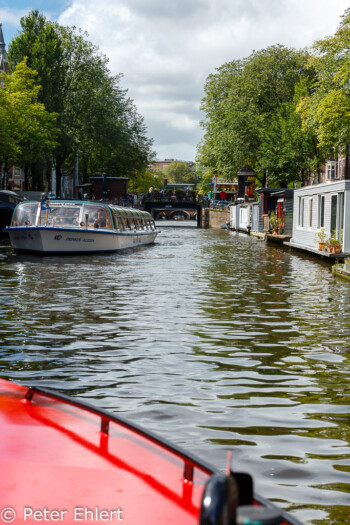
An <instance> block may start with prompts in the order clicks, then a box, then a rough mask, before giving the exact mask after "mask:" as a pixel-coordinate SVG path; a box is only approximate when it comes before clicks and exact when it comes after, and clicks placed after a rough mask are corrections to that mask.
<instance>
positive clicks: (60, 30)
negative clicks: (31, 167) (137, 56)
mask: <svg viewBox="0 0 350 525" xmlns="http://www.w3.org/2000/svg"><path fill="white" fill-rule="evenodd" d="M21 27H22V31H21V33H20V34H19V35H17V36H16V37H15V39H14V40H13V41H12V42H11V44H10V46H9V58H10V60H11V63H12V64H13V65H15V64H17V63H18V62H19V61H20V60H22V59H23V57H25V56H26V57H28V63H29V65H30V66H31V67H32V68H33V69H35V70H36V71H37V72H38V83H39V84H40V85H41V90H40V92H39V96H40V100H41V102H43V103H44V104H45V106H46V107H47V108H50V110H52V111H55V112H56V113H57V114H58V126H59V129H60V135H59V140H58V146H57V148H56V151H55V155H54V163H55V167H56V175H57V181H58V187H59V186H60V178H61V176H62V173H63V171H65V172H68V173H71V174H72V173H73V171H74V164H75V159H76V157H77V155H79V159H80V165H81V166H82V174H83V179H84V180H87V178H88V176H89V175H93V174H95V172H96V171H107V172H109V173H112V174H113V175H126V174H127V175H130V176H134V174H135V172H137V171H139V170H141V171H144V170H145V169H146V167H147V164H148V160H149V158H150V157H151V154H152V151H151V146H152V141H151V140H150V139H148V138H147V134H146V128H145V125H144V122H143V119H142V117H140V116H139V115H138V113H137V111H136V108H135V106H134V104H133V102H132V101H131V100H130V99H129V98H128V97H127V92H126V91H125V90H123V89H121V87H120V79H121V75H117V76H114V77H113V76H111V74H110V72H109V70H108V67H107V65H108V60H107V58H106V57H105V56H104V55H102V54H101V53H99V52H98V49H97V48H96V47H95V46H93V45H92V44H91V43H90V42H89V41H88V40H87V39H86V34H84V33H81V32H79V31H76V29H75V28H68V27H62V26H60V25H58V24H56V23H52V22H50V21H48V20H46V18H45V17H44V16H43V15H42V14H41V13H39V11H32V12H30V13H29V14H28V15H27V16H26V17H23V18H22V19H21Z"/></svg>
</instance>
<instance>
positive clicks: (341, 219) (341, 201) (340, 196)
mask: <svg viewBox="0 0 350 525" xmlns="http://www.w3.org/2000/svg"><path fill="white" fill-rule="evenodd" d="M338 208H339V220H338V231H339V237H340V236H341V233H342V230H343V228H344V193H338Z"/></svg>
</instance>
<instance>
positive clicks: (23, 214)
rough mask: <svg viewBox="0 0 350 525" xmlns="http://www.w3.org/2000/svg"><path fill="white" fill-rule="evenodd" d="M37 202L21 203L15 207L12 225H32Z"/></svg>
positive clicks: (36, 211)
mask: <svg viewBox="0 0 350 525" xmlns="http://www.w3.org/2000/svg"><path fill="white" fill-rule="evenodd" d="M38 210H39V203H37V202H34V203H33V202H31V203H28V204H22V205H20V206H18V207H17V208H16V209H15V212H14V214H13V218H12V226H34V225H35V223H36V218H37V215H38Z"/></svg>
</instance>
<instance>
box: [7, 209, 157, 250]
mask: <svg viewBox="0 0 350 525" xmlns="http://www.w3.org/2000/svg"><path fill="white" fill-rule="evenodd" d="M4 231H6V232H8V234H9V236H10V240H11V244H12V246H13V248H14V249H15V250H16V251H18V252H32V253H39V254H43V255H46V254H78V253H100V252H114V251H119V250H124V249H127V248H133V247H136V246H143V245H146V244H150V243H152V242H154V240H155V238H156V237H157V235H158V233H159V231H158V230H157V229H156V227H155V223H154V220H153V217H152V215H150V214H149V213H148V212H145V211H141V210H136V209H134V208H124V207H119V206H113V205H110V204H103V203H100V202H98V203H97V202H88V201H63V200H62V201H60V200H57V201H56V200H55V201H44V202H23V203H21V204H19V205H18V206H17V207H16V209H15V211H14V214H13V217H12V221H11V225H10V226H9V227H7V228H5V230H4Z"/></svg>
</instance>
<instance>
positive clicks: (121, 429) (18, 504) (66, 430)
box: [0, 380, 210, 525]
mask: <svg viewBox="0 0 350 525" xmlns="http://www.w3.org/2000/svg"><path fill="white" fill-rule="evenodd" d="M27 392H28V389H27V388H26V387H20V386H17V385H14V384H12V383H8V382H7V381H3V380H0V404H1V410H0V413H1V416H0V435H1V446H0V469H1V472H2V473H6V475H3V476H1V479H0V494H1V503H2V507H6V508H11V509H13V510H14V511H15V512H16V521H15V523H16V525H17V524H19V523H24V522H25V523H37V522H38V521H64V522H65V523H66V524H69V523H75V524H76V523H77V522H79V521H83V522H91V523H102V522H111V521H112V522H113V523H117V522H120V521H125V523H128V524H130V525H132V524H134V525H139V524H141V523H142V524H144V525H147V524H151V523H152V524H155V523H167V524H170V525H171V524H174V525H175V524H179V523H181V524H184V525H186V524H192V523H198V522H199V513H200V505H201V499H202V495H203V488H204V484H205V483H206V481H207V480H208V478H209V475H210V473H208V472H206V471H205V469H203V470H202V469H201V468H198V467H196V466H194V465H192V464H191V462H190V461H184V459H183V458H182V457H180V456H179V455H178V454H176V452H172V451H171V450H167V449H165V448H164V447H162V446H161V445H160V444H158V443H157V442H155V441H152V440H150V439H149V438H147V437H145V436H143V435H142V434H141V433H137V432H135V431H134V430H131V429H129V428H127V427H126V426H124V425H123V424H121V423H118V422H116V421H113V420H110V419H109V418H104V417H101V415H100V414H98V413H94V412H93V411H91V412H90V411H87V410H85V409H82V408H80V407H79V406H74V405H69V404H67V403H65V402H61V401H59V400H55V399H53V398H50V397H48V396H47V395H45V394H44V395H42V394H40V393H38V392H34V395H33V397H32V398H31V395H32V394H33V392H32V393H31V392H30V391H29V392H30V393H29V395H27V399H26V397H25V396H26V393H27ZM193 467H195V468H193Z"/></svg>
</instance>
